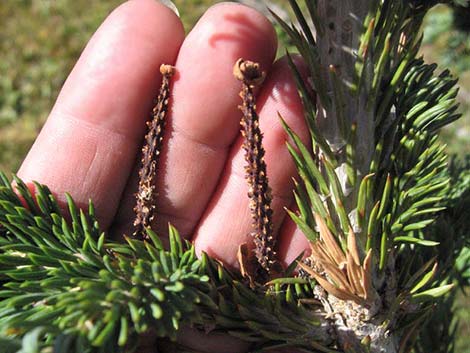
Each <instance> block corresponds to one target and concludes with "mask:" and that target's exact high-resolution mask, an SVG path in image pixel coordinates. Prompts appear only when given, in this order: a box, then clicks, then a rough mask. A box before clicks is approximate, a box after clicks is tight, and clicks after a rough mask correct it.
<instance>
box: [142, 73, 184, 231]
mask: <svg viewBox="0 0 470 353" xmlns="http://www.w3.org/2000/svg"><path fill="white" fill-rule="evenodd" d="M160 73H161V74H162V85H161V87H160V92H159V94H158V98H157V102H156V105H155V107H154V108H153V110H152V119H151V120H150V121H148V122H147V128H148V132H147V134H146V135H145V142H144V146H143V147H142V160H141V163H142V165H141V168H140V170H139V189H138V191H137V194H136V205H135V207H134V212H135V215H136V217H135V220H134V234H133V235H134V236H135V237H138V238H146V236H147V235H146V234H147V233H146V229H147V228H149V227H150V226H151V224H152V221H153V219H154V217H155V208H156V198H157V194H156V191H155V181H156V177H157V166H158V160H159V157H160V153H161V149H162V145H163V135H164V130H165V123H166V115H167V112H168V105H169V101H170V78H171V77H172V76H173V75H174V73H175V68H174V67H173V66H171V65H165V64H162V65H161V66H160Z"/></svg>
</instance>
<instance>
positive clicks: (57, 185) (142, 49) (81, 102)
mask: <svg viewBox="0 0 470 353" xmlns="http://www.w3.org/2000/svg"><path fill="white" fill-rule="evenodd" d="M183 37H184V31H183V27H182V24H181V22H180V20H179V19H178V18H177V17H176V15H175V14H174V13H173V12H172V11H171V10H170V9H168V8H167V7H165V6H164V5H162V4H160V3H158V2H155V1H153V0H141V1H131V2H126V3H124V4H123V5H121V6H120V7H118V8H117V9H116V10H115V11H113V13H111V15H110V16H109V17H108V18H107V19H106V20H105V21H104V23H103V24H102V25H101V26H100V28H99V29H98V30H97V32H96V33H95V34H94V36H93V37H92V39H91V40H90V42H89V43H88V45H87V47H86V48H85V50H84V52H83V54H82V55H81V57H80V59H79V60H78V62H77V64H76V65H75V67H74V69H73V70H72V73H71V74H70V76H69V78H68V79H67V81H66V83H65V84H64V87H63V88H62V91H61V93H60V95H59V98H58V99H57V102H56V104H55V106H54V108H53V110H52V112H51V114H50V116H49V118H48V120H47V122H46V124H45V126H44V127H43V129H42V131H41V133H40V134H39V137H38V138H37V140H36V142H35V143H34V145H33V147H32V149H31V150H30V152H29V154H28V156H27V157H26V159H25V161H24V162H23V165H22V166H21V168H20V171H19V173H18V174H19V176H20V177H21V178H23V179H24V180H26V181H28V180H36V181H39V182H40V183H44V184H47V185H48V186H49V187H50V188H51V190H52V191H53V192H55V193H56V194H57V197H58V199H59V201H61V202H64V196H63V193H64V192H70V193H71V194H72V196H73V197H74V199H75V200H76V201H77V203H78V205H79V206H82V207H83V206H84V205H85V204H86V203H87V202H88V199H89V198H92V199H93V201H94V203H95V205H96V209H97V214H98V218H99V219H100V221H101V225H102V226H103V227H104V228H106V227H107V225H108V224H109V223H110V220H111V219H112V217H113V215H114V213H115V211H116V208H117V205H118V202H119V199H120V196H121V193H122V190H123V188H124V186H125V183H126V180H127V178H128V175H129V173H130V170H131V168H132V165H133V163H134V159H135V155H136V152H137V150H138V148H139V145H140V143H141V139H142V135H143V132H144V128H145V124H144V122H145V120H146V119H147V116H148V112H149V110H150V108H151V104H152V100H153V97H154V95H155V92H156V90H157V87H158V85H159V81H160V74H159V66H160V64H161V63H162V62H165V63H171V62H174V60H175V58H176V55H177V52H178V49H179V47H180V45H181V43H182V41H183Z"/></svg>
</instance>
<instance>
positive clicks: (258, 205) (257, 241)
mask: <svg viewBox="0 0 470 353" xmlns="http://www.w3.org/2000/svg"><path fill="white" fill-rule="evenodd" d="M233 72H234V75H235V77H236V78H237V79H239V80H240V81H242V83H243V84H242V90H241V92H240V97H241V98H242V101H243V104H242V105H241V106H239V108H240V110H241V111H242V113H243V117H242V119H241V122H240V125H241V132H242V135H243V137H244V143H243V149H244V150H245V160H246V163H247V164H246V167H245V172H246V179H247V181H248V185H249V192H248V197H249V198H250V209H251V215H252V218H253V233H252V235H253V238H254V245H255V249H254V255H255V256H256V259H257V262H258V264H259V266H258V267H259V268H258V271H257V272H258V273H256V274H255V273H247V276H248V277H250V280H251V279H252V278H253V277H254V280H256V281H257V282H263V281H265V280H267V279H269V278H272V277H275V276H276V275H278V274H279V273H280V272H281V268H280V264H279V262H278V261H277V259H276V252H275V250H274V248H275V243H276V239H275V237H274V235H273V222H272V214H273V211H272V209H271V190H270V188H269V184H268V177H267V174H266V163H265V161H264V154H265V151H264V148H263V145H262V140H263V135H262V133H261V131H260V128H259V118H258V115H257V113H256V101H255V96H254V93H253V89H254V87H255V86H256V85H259V84H261V83H262V82H263V80H264V77H265V73H264V72H262V71H261V70H260V67H259V64H257V63H254V62H251V61H245V60H243V59H239V60H238V61H237V63H236V64H235V67H234V70H233ZM242 247H243V245H242ZM240 254H241V255H242V257H246V256H247V255H246V249H245V251H243V252H240ZM248 256H249V255H248ZM239 257H240V256H239ZM246 263H252V261H249V260H248V259H241V261H240V265H242V272H253V270H252V269H247V268H243V267H244V266H243V264H246Z"/></svg>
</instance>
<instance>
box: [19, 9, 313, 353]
mask: <svg viewBox="0 0 470 353" xmlns="http://www.w3.org/2000/svg"><path fill="white" fill-rule="evenodd" d="M276 48H277V42H276V36H275V32H274V29H273V27H272V25H271V23H270V22H269V21H268V20H267V19H266V18H265V17H264V16H263V15H261V14H260V13H258V12H256V11H255V10H253V9H250V8H248V7H245V6H242V5H238V4H233V3H222V4H218V5H216V6H213V7H212V8H210V9H209V10H207V12H206V13H205V14H204V16H203V17H202V18H201V19H200V21H199V22H198V24H197V25H196V26H195V28H194V29H193V30H192V31H191V32H190V33H189V34H188V35H187V36H186V37H185V34H184V30H183V26H182V24H181V21H180V20H179V18H178V17H177V16H176V15H175V14H174V13H173V12H172V11H171V10H169V9H168V8H167V7H165V6H163V5H162V4H160V3H159V2H157V1H154V0H133V1H129V2H126V3H124V4H122V5H121V6H120V7H118V8H117V9H116V10H115V11H113V12H112V13H111V14H110V15H109V16H108V18H107V19H106V20H105V21H104V22H103V24H102V25H101V26H100V28H99V29H98V30H97V32H96V33H95V34H94V35H93V37H92V38H91V40H90V41H89V43H88V45H87V46H86V48H85V50H84V51H83V53H82V55H81V57H80V59H79V60H78V62H77V64H76V65H75V67H74V69H73V70H72V72H71V73H70V75H69V77H68V79H67V81H66V82H65V84H64V86H63V88H62V90H61V92H60V95H59V97H58V99H57V102H56V103H55V105H54V107H53V109H52V111H51V113H50V115H49V118H48V120H47V122H46V124H45V125H44V127H43V129H42V131H41V132H40V134H39V136H38V138H37V140H36V142H35V143H34V145H33V147H32V148H31V150H30V152H29V154H28V155H27V157H26V159H25V160H24V162H23V164H22V166H21V168H20V170H19V172H18V175H19V176H20V177H21V178H22V179H23V180H25V181H26V182H31V181H33V180H36V181H38V182H40V183H43V184H46V185H48V186H49V187H50V189H51V190H52V191H53V192H54V193H55V194H56V196H57V198H58V200H59V202H61V203H62V204H64V201H65V197H64V193H65V192H69V193H71V195H72V196H73V197H74V199H75V200H76V202H77V204H78V205H79V206H82V207H84V206H86V204H87V202H88V200H89V199H90V198H91V199H92V200H93V201H94V203H95V206H96V209H97V214H98V219H99V220H100V224H101V226H102V227H103V229H105V230H107V231H108V233H109V234H110V235H111V236H113V237H119V236H121V235H122V234H131V233H132V228H131V225H132V221H133V218H134V214H133V211H132V208H133V206H134V197H133V194H134V193H135V191H136V187H137V171H138V168H139V163H140V157H139V155H140V148H141V144H142V139H143V136H144V134H145V129H146V127H145V121H146V120H147V119H148V116H149V112H150V110H151V108H152V104H153V100H154V98H155V96H156V92H157V91H158V88H159V85H160V82H161V75H160V72H159V66H160V64H162V63H168V64H174V65H175V66H176V69H177V74H176V76H175V77H174V78H173V87H172V102H173V104H172V106H171V109H170V113H169V116H168V123H167V131H166V135H165V147H164V148H163V152H162V157H161V164H160V166H159V175H158V182H157V189H158V200H157V209H158V214H157V217H156V219H157V221H156V224H155V229H156V230H157V231H158V232H159V234H161V235H162V236H163V237H164V236H165V233H166V228H167V224H168V222H171V223H172V224H173V225H175V226H176V228H177V229H179V231H180V232H181V234H182V235H183V236H185V237H187V238H189V239H192V241H193V242H194V243H195V245H196V249H197V251H198V252H201V251H205V252H207V253H208V254H209V255H211V256H213V257H216V258H218V259H220V260H222V261H223V262H224V263H225V264H226V265H227V266H229V267H231V268H237V266H238V263H237V260H236V253H237V250H238V246H239V245H240V244H242V243H244V242H248V243H249V242H250V236H249V233H250V231H251V216H250V213H249V208H248V197H247V196H246V195H247V191H248V187H247V184H246V181H245V178H244V165H245V162H244V157H243V150H242V147H241V144H242V140H241V136H240V133H239V120H240V114H241V113H240V112H239V110H238V109H237V105H238V104H240V98H239V96H238V93H239V90H240V82H239V81H237V80H236V79H235V78H234V77H233V74H232V68H233V65H234V63H235V61H236V60H237V59H238V58H240V57H243V58H245V59H248V60H252V61H257V62H259V63H260V65H261V68H262V69H263V70H265V71H266V72H267V78H266V81H265V83H264V84H263V86H262V88H261V89H260V90H259V92H258V113H259V116H260V126H261V130H262V131H263V133H264V140H263V142H264V147H265V149H266V157H265V159H266V164H267V173H268V177H269V180H270V185H271V188H272V194H273V209H274V224H275V231H276V234H277V237H278V247H279V248H278V253H279V256H280V259H281V260H282V261H283V262H284V263H289V262H291V261H292V260H293V259H295V258H296V257H297V256H298V255H299V253H301V252H302V251H304V250H306V249H307V242H306V240H305V238H304V236H303V235H302V234H301V233H300V231H299V230H297V228H296V227H295V225H294V224H293V222H292V221H291V220H290V219H289V217H286V213H285V211H284V210H283V208H284V207H288V208H294V206H293V197H292V178H293V177H295V176H296V172H295V166H294V164H293V162H292V160H291V157H290V156H289V154H288V151H287V149H286V148H285V141H286V140H287V136H286V134H285V132H284V131H283V129H282V126H281V124H280V121H279V119H278V117H277V112H280V113H281V115H282V116H283V118H284V119H285V120H286V121H287V123H288V124H289V125H290V126H291V127H292V128H293V129H294V130H295V131H296V132H297V133H298V134H299V135H300V136H301V137H302V138H303V139H304V140H305V141H307V140H308V138H307V132H306V130H307V129H306V127H305V125H304V119H303V115H302V105H301V101H300V98H299V97H298V94H297V91H296V89H295V83H294V80H293V77H292V75H291V74H290V71H289V68H288V65H287V62H286V60H283V59H281V60H280V61H277V62H273V61H274V57H275V53H276ZM299 65H301V63H299ZM180 340H181V342H183V343H185V344H187V345H189V346H193V347H194V348H195V349H196V350H198V351H201V352H226V353H230V352H245V351H247V350H248V346H247V345H246V344H244V343H241V342H239V341H237V340H235V339H233V338H230V337H227V336H220V335H209V337H208V336H207V335H205V334H202V333H199V332H197V333H196V332H194V331H192V330H191V329H186V330H185V331H184V332H183V333H182V334H181V338H180Z"/></svg>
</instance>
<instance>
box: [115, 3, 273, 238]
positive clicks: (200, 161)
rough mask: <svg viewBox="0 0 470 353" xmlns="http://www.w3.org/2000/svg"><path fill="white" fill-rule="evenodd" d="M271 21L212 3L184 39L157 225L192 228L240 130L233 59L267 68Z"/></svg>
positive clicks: (124, 220)
mask: <svg viewBox="0 0 470 353" xmlns="http://www.w3.org/2000/svg"><path fill="white" fill-rule="evenodd" d="M276 45H277V44H276V35H275V31H274V29H273V27H272V25H271V23H270V22H269V21H268V20H267V19H266V18H265V17H264V16H263V15H261V14H260V13H258V12H257V11H255V10H253V9H251V8H249V7H246V6H243V5H239V4H233V3H222V4H218V5H216V6H213V7H212V8H210V9H209V10H208V11H207V12H206V13H205V14H204V16H203V17H202V18H201V19H200V21H199V22H198V23H197V25H196V26H195V27H194V29H193V30H192V31H191V33H190V34H189V35H188V37H187V38H186V39H185V41H184V43H183V45H182V47H181V50H180V52H179V54H178V59H177V62H176V69H177V76H176V77H175V79H174V85H173V90H172V99H171V100H172V111H171V113H170V115H169V121H168V124H167V131H166V135H165V143H164V147H163V151H162V157H161V159H160V162H159V163H160V165H159V167H158V170H159V176H158V182H157V190H158V198H157V205H156V207H157V212H158V214H157V217H156V220H157V224H156V227H154V229H156V230H157V232H158V233H159V234H165V233H166V229H167V224H168V222H171V223H172V224H173V225H175V226H176V228H177V229H178V230H179V231H180V232H181V233H182V235H185V236H187V235H189V234H192V232H193V229H194V227H195V225H196V224H197V222H198V220H199V218H200V217H201V214H202V212H203V210H204V209H205V207H206V205H207V202H208V200H209V198H210V195H211V194H212V192H213V190H214V188H215V186H216V185H217V182H218V180H219V178H220V174H221V171H222V169H223V166H224V164H225V160H226V158H227V155H228V151H229V146H230V145H231V144H232V143H233V141H234V139H235V138H236V136H237V135H238V131H239V119H240V114H239V112H238V110H237V105H238V104H239V97H238V92H239V83H238V82H237V81H236V80H235V79H234V78H233V65H234V63H235V61H236V60H237V59H238V58H239V57H246V58H250V59H252V60H256V61H259V62H260V63H261V65H262V66H263V68H264V69H266V70H267V69H269V67H270V65H271V63H272V61H273V58H274V56H275V53H276ZM135 187H136V182H135V180H134V181H132V182H131V183H130V184H129V189H128V190H129V191H128V192H127V193H126V194H127V202H126V201H124V202H123V206H124V207H125V208H123V209H122V212H120V216H119V217H118V218H119V220H120V223H121V224H120V225H117V226H116V229H117V230H116V232H117V233H122V232H126V230H125V228H123V226H125V225H126V224H127V225H128V224H130V219H131V218H132V217H133V215H132V204H133V202H134V201H133V197H132V192H133V190H135Z"/></svg>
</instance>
